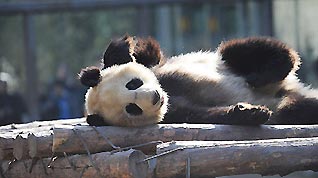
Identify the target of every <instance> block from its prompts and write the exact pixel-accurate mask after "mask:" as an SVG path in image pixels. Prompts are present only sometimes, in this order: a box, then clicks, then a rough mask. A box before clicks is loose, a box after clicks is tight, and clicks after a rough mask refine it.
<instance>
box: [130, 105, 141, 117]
mask: <svg viewBox="0 0 318 178" xmlns="http://www.w3.org/2000/svg"><path fill="white" fill-rule="evenodd" d="M126 112H127V113H128V114H131V115H134V116H137V115H141V114H142V109H141V108H140V107H139V106H137V105H136V104H134V103H129V104H128V105H127V106H126Z"/></svg>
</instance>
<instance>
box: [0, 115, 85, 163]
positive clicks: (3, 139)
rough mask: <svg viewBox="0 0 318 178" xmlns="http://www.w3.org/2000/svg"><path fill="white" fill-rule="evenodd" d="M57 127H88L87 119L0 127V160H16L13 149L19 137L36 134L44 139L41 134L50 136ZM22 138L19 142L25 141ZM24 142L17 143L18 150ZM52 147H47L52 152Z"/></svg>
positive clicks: (36, 122)
mask: <svg viewBox="0 0 318 178" xmlns="http://www.w3.org/2000/svg"><path fill="white" fill-rule="evenodd" d="M56 125H59V126H60V127H61V126H64V125H87V123H85V118H79V119H68V120H55V121H35V122H31V123H27V124H11V125H6V126H1V127H0V160H13V159H14V155H13V152H14V151H13V147H14V143H15V142H16V141H15V139H16V138H17V136H18V135H20V136H21V137H22V138H27V137H28V135H29V134H31V133H34V134H35V135H36V137H42V136H41V135H39V133H41V134H43V132H47V133H49V134H52V131H51V130H52V129H53V127H54V126H56ZM44 135H47V134H44ZM22 138H19V139H18V140H23V139H22ZM41 139H42V138H41ZM43 139H50V138H43ZM43 139H42V140H43ZM22 142H23V141H19V142H18V143H16V147H17V148H16V149H19V147H18V145H19V144H20V143H22ZM45 142H49V141H48V140H46V141H45ZM24 146H25V145H24ZM40 147H43V146H40ZM51 147H52V144H48V145H46V149H47V150H51ZM43 148H44V147H43ZM18 152H19V154H20V153H22V152H24V153H27V152H29V150H28V147H25V149H24V150H23V151H21V150H20V151H18ZM24 153H23V154H24ZM19 154H18V155H17V156H18V157H19V158H20V159H22V158H27V157H23V156H21V155H19ZM31 154H33V153H31ZM49 154H51V151H50V152H48V153H47V155H49ZM24 155H26V154H24ZM37 156H42V155H41V154H40V155H37ZM31 157H32V156H31Z"/></svg>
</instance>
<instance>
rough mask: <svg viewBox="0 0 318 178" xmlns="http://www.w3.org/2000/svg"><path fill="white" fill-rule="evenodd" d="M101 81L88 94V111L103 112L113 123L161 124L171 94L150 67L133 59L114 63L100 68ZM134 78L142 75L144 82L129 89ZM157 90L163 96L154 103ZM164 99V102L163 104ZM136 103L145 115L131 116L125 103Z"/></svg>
mask: <svg viewBox="0 0 318 178" xmlns="http://www.w3.org/2000/svg"><path fill="white" fill-rule="evenodd" d="M101 78H102V80H101V81H100V83H99V84H98V85H97V86H96V87H92V88H90V89H89V90H88V91H87V94H86V109H87V113H88V114H89V115H90V114H97V113H98V114H100V115H102V116H103V117H104V118H111V119H109V120H107V122H108V123H110V124H112V125H120V126H140V125H149V124H154V123H158V122H160V121H161V120H162V118H163V116H164V114H165V113H166V112H167V101H168V97H167V94H166V92H164V91H163V90H162V88H161V87H160V84H159V82H158V80H157V78H156V76H155V75H154V73H153V72H151V71H150V70H149V69H148V68H146V67H144V66H143V65H141V64H137V63H134V62H130V63H127V64H123V65H114V66H112V67H109V68H106V69H104V70H102V71H101ZM133 78H139V79H141V80H142V81H143V85H142V86H141V87H139V88H138V89H136V90H128V89H127V88H126V87H125V85H126V84H127V83H128V82H129V81H130V80H131V79H133ZM156 90H157V91H158V92H159V94H160V96H161V98H160V102H158V103H157V104H156V105H153V104H152V100H153V95H154V92H155V91H156ZM161 102H163V105H162V106H161ZM129 103H135V104H137V105H138V106H139V107H140V108H142V110H143V113H142V115H137V116H134V115H130V114H129V113H127V112H126V111H125V106H126V105H127V104H129Z"/></svg>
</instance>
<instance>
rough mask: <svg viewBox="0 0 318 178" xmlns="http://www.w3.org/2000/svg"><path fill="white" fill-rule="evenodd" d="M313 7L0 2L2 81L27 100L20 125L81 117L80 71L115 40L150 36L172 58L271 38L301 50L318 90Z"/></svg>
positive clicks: (233, 2) (269, 2)
mask: <svg viewBox="0 0 318 178" xmlns="http://www.w3.org/2000/svg"><path fill="white" fill-rule="evenodd" d="M317 9H318V1H317V0H226V1H222V0H198V1H193V0H148V1H144V0H107V1H103V0H90V1H88V0H0V72H1V73H0V79H1V80H4V81H7V84H8V92H9V93H15V94H19V95H21V97H22V98H23V99H24V100H25V105H26V108H27V114H26V115H25V116H27V117H24V119H23V121H31V120H35V119H47V120H49V119H54V118H69V117H80V116H82V115H83V114H84V113H83V110H82V108H83V106H82V104H83V101H84V95H83V94H84V93H85V90H86V88H83V87H82V86H80V84H79V82H78V81H77V80H76V77H77V73H78V72H79V71H80V69H81V68H83V67H86V66H89V65H99V63H100V58H101V56H102V54H103V52H104V49H105V47H106V46H107V44H108V43H109V42H110V40H111V39H112V38H116V37H119V36H122V35H124V34H126V33H128V34H130V35H136V36H153V37H154V38H156V39H157V40H158V41H159V42H160V44H161V47H162V49H163V51H164V53H165V54H166V55H167V56H171V55H178V54H180V53H186V52H190V51H197V50H201V49H202V50H215V48H216V47H217V45H218V44H219V43H220V42H221V41H222V40H227V39H231V38H240V37H247V36H273V37H275V38H278V39H280V40H282V41H284V42H286V43H288V45H290V46H291V47H293V48H295V49H296V50H297V51H299V53H300V55H301V57H302V59H303V69H302V70H301V71H299V76H300V78H301V79H302V80H303V81H305V82H307V83H310V84H312V85H313V86H318V82H317V81H318V80H317V78H318V77H317V76H318V74H317V68H318V62H317V60H318V24H317V23H316V21H317V19H318V13H317V12H316V11H317ZM70 100H71V101H72V103H70ZM54 103H59V104H60V105H61V106H63V108H64V109H65V111H63V112H62V111H61V108H58V107H56V108H54V106H53V105H54ZM63 108H62V109H63ZM79 108H81V109H79ZM59 110H60V111H59ZM54 112H56V113H55V114H53V115H50V113H54Z"/></svg>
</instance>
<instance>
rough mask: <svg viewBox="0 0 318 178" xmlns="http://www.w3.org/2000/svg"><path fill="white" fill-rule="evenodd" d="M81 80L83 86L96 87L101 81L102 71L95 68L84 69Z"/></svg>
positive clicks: (80, 76) (80, 75)
mask: <svg viewBox="0 0 318 178" xmlns="http://www.w3.org/2000/svg"><path fill="white" fill-rule="evenodd" d="M79 79H80V81H81V83H82V84H83V85H85V86H88V87H94V86H96V85H97V84H98V83H99V82H100V81H101V74H100V69H99V68H98V67H94V66H92V67H87V68H85V69H82V70H81V72H80V74H79Z"/></svg>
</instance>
